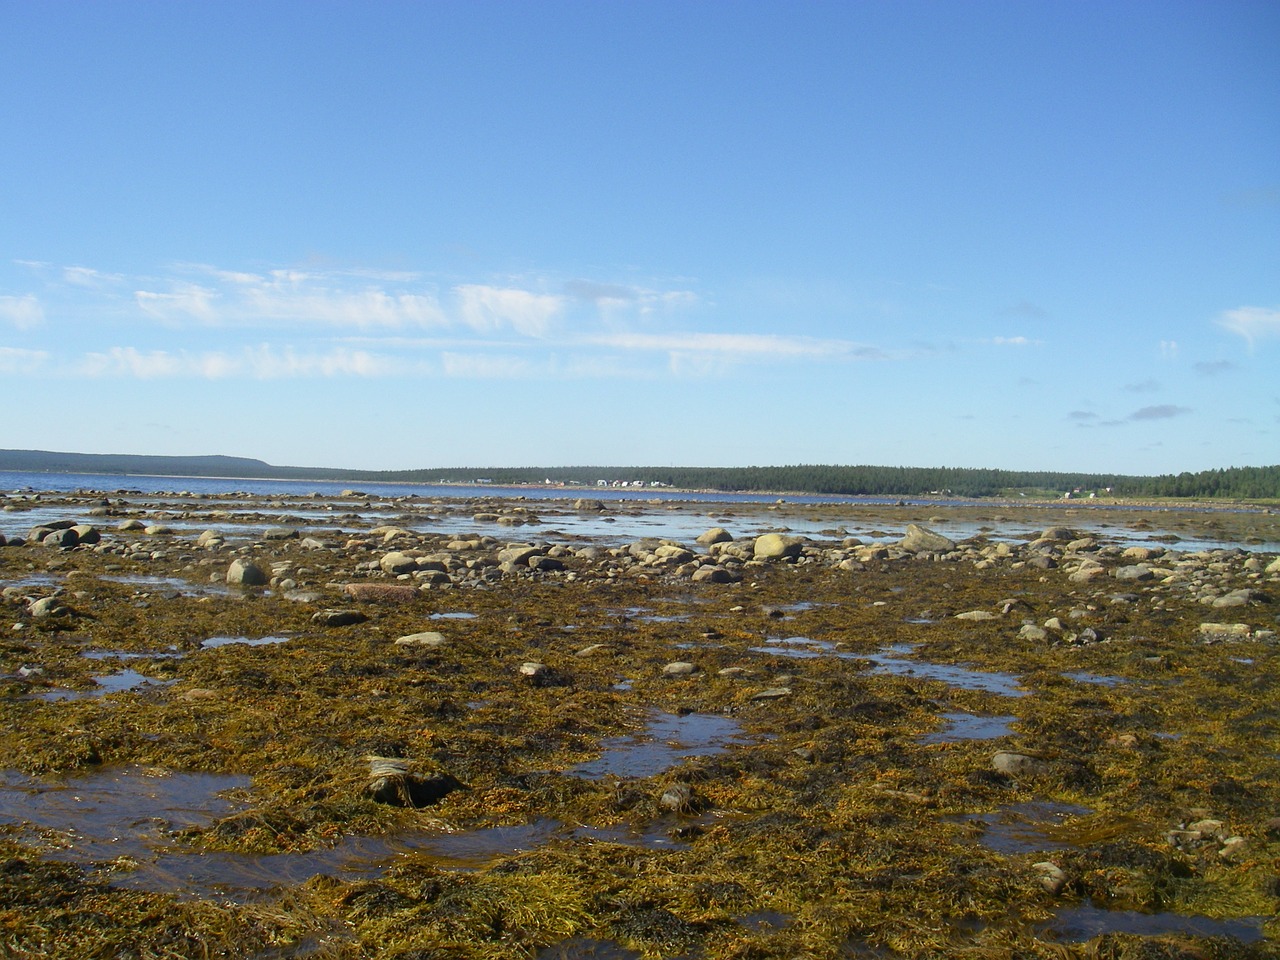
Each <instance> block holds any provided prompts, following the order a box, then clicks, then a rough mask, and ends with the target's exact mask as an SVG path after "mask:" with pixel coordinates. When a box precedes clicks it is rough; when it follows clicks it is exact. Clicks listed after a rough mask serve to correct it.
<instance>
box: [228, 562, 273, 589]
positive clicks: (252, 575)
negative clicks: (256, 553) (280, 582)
mask: <svg viewBox="0 0 1280 960" xmlns="http://www.w3.org/2000/svg"><path fill="white" fill-rule="evenodd" d="M269 580H270V577H268V576H267V573H266V571H265V570H263V569H262V568H261V567H260V566H258V565H257V564H256V563H254V562H253V561H252V560H233V561H231V566H230V567H228V568H227V583H229V584H231V585H232V586H237V587H265V586H266V585H267V583H268V582H269Z"/></svg>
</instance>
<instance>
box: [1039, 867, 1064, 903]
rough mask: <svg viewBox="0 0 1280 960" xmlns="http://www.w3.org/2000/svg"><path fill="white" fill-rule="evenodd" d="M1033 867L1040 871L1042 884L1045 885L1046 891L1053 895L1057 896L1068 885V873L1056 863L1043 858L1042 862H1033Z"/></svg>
mask: <svg viewBox="0 0 1280 960" xmlns="http://www.w3.org/2000/svg"><path fill="white" fill-rule="evenodd" d="M1031 869H1033V870H1036V871H1038V872H1039V874H1040V878H1039V879H1040V886H1042V887H1044V889H1045V892H1047V893H1049V894H1051V895H1052V896H1055V897H1056V896H1057V895H1058V894H1059V893H1061V892H1062V888H1063V887H1065V886H1066V885H1067V875H1066V874H1065V873H1064V872H1063V870H1062V868H1061V867H1060V866H1058V865H1057V864H1056V863H1052V862H1050V861H1048V860H1043V861H1041V862H1040V863H1034V864H1032V865H1031Z"/></svg>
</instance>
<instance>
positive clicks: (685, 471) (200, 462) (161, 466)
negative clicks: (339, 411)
mask: <svg viewBox="0 0 1280 960" xmlns="http://www.w3.org/2000/svg"><path fill="white" fill-rule="evenodd" d="M0 470H17V471H25V472H52V473H103V474H134V475H141V476H174V477H178V476H187V477H239V478H244V479H258V478H274V479H280V480H330V481H352V482H356V481H363V482H366V483H375V482H384V483H438V482H442V481H443V482H446V483H471V484H475V483H491V484H494V485H528V484H537V485H543V484H545V483H547V482H548V481H550V482H552V483H558V484H566V485H572V486H578V487H582V488H594V487H596V486H597V485H598V484H599V483H600V482H601V481H603V482H605V483H606V484H611V485H612V484H623V483H625V484H627V485H628V486H631V485H634V486H637V487H650V486H665V487H678V488H680V489H685V490H713V491H716V492H722V493H731V492H738V493H775V492H776V493H815V494H830V495H832V496H845V497H857V496H871V497H919V496H929V495H935V496H950V497H996V496H1018V495H1019V494H1022V495H1026V496H1028V497H1030V496H1037V497H1044V496H1055V497H1061V496H1064V495H1066V494H1071V495H1072V496H1076V495H1079V496H1088V495H1089V494H1096V495H1097V496H1100V497H1107V496H1111V497H1126V498H1135V497H1176V498H1188V499H1197V498H1198V499H1235V500H1280V464H1277V465H1273V466H1268V467H1228V468H1223V469H1217V470H1202V471H1200V472H1198V473H1187V472H1184V473H1179V474H1165V475H1162V476H1153V477H1143V476H1124V475H1120V474H1096V473H1064V472H1053V471H1023V470H996V469H974V468H966V467H884V466H840V465H833V464H795V465H791V466H772V467H758V466H752V467H637V466H632V467H617V466H613V467H609V466H577V467H432V468H424V469H414V470H346V469H336V468H326V467H283V466H273V465H271V464H268V463H265V462H264V461H261V460H250V459H247V458H242V457H224V456H207V457H165V456H135V455H128V454H118V455H116V454H112V455H103V454H77V453H51V452H49V451H42V450H0Z"/></svg>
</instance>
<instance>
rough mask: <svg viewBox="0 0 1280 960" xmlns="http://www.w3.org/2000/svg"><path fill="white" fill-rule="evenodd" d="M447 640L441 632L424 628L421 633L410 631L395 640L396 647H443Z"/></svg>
mask: <svg viewBox="0 0 1280 960" xmlns="http://www.w3.org/2000/svg"><path fill="white" fill-rule="evenodd" d="M447 642H448V641H447V640H445V637H444V634H443V633H437V632H436V631H434V630H425V631H423V632H422V633H411V634H409V635H407V636H404V637H398V638H397V639H396V641H395V643H396V646H397V647H433V648H434V647H443V646H444V645H445V644H446V643H447Z"/></svg>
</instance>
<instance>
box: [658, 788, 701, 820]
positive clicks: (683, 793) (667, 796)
mask: <svg viewBox="0 0 1280 960" xmlns="http://www.w3.org/2000/svg"><path fill="white" fill-rule="evenodd" d="M658 806H660V807H662V809H663V810H671V811H673V812H675V813H689V812H690V811H692V810H693V809H694V806H695V801H694V795H693V788H692V787H690V786H689V785H688V784H687V783H673V784H670V785H669V786H668V787H666V788H665V789H664V790H663V791H662V795H661V796H660V797H658Z"/></svg>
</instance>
